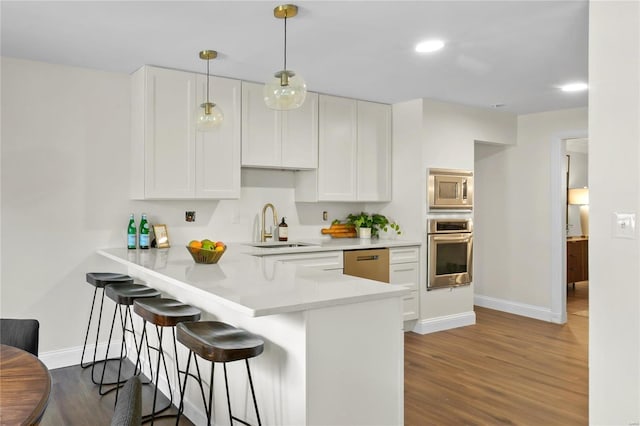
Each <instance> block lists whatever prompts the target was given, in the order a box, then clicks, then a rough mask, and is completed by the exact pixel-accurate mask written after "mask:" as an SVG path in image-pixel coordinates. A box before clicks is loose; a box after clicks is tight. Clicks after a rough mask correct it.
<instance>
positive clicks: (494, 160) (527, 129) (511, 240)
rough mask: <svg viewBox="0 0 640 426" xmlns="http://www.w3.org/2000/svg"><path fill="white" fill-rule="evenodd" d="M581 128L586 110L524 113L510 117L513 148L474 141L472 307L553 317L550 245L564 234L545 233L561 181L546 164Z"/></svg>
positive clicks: (579, 134) (551, 164) (551, 165)
mask: <svg viewBox="0 0 640 426" xmlns="http://www.w3.org/2000/svg"><path fill="white" fill-rule="evenodd" d="M586 129H587V110H586V108H578V109H569V110H561V111H551V112H543V113H537V114H527V115H521V116H519V117H518V138H517V144H516V146H508V147H503V146H495V145H488V144H482V143H478V144H476V151H475V170H476V181H475V187H476V194H477V200H478V201H477V208H476V210H475V224H476V233H475V247H476V258H475V259H476V262H477V263H476V265H477V267H476V274H475V277H474V281H475V285H476V296H475V303H476V304H477V305H479V306H486V307H489V308H493V309H499V310H502V311H506V312H512V313H516V314H519V315H524V316H529V317H533V318H538V319H542V320H546V321H552V320H554V319H555V320H557V318H555V317H554V313H553V312H552V311H553V309H552V292H553V290H554V289H553V287H552V286H553V284H552V283H553V274H554V271H553V270H552V266H551V265H552V263H553V262H552V257H553V256H554V253H555V252H554V250H553V248H552V247H553V244H554V243H555V240H554V238H556V237H557V238H564V234H563V235H558V236H555V237H554V235H553V232H552V229H553V228H552V227H553V220H554V214H555V213H554V208H555V207H554V204H553V202H552V198H553V194H554V191H555V192H558V191H560V186H561V185H560V184H558V185H557V186H558V188H555V187H554V185H556V182H554V180H553V178H552V177H553V176H554V173H557V174H558V176H560V173H561V172H560V171H559V170H554V167H558V168H559V167H561V162H560V156H561V146H560V145H561V144H562V140H563V139H565V138H568V137H582V136H584V135H585V132H586ZM555 156H557V157H558V158H554V157H555ZM556 201H557V202H558V203H559V200H556ZM563 211H564V210H563ZM559 256H562V253H561V252H560V253H559Z"/></svg>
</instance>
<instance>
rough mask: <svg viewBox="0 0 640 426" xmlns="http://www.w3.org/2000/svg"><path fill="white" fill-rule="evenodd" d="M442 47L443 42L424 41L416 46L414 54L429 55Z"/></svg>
mask: <svg viewBox="0 0 640 426" xmlns="http://www.w3.org/2000/svg"><path fill="white" fill-rule="evenodd" d="M443 47H444V41H442V40H425V41H421V42H420V43H418V44H416V52H418V53H431V52H435V51H437V50H440V49H442V48H443Z"/></svg>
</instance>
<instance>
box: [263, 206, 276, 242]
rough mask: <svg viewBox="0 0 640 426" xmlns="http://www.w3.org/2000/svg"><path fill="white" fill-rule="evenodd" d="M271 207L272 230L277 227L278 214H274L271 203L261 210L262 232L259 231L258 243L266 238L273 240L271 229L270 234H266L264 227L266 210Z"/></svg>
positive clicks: (274, 209)
mask: <svg viewBox="0 0 640 426" xmlns="http://www.w3.org/2000/svg"><path fill="white" fill-rule="evenodd" d="M268 207H271V211H272V212H273V228H274V229H275V228H276V227H277V226H278V213H277V212H276V208H275V207H274V206H273V204H271V203H267V204H265V205H264V207H263V208H262V230H261V231H260V241H262V242H265V241H267V238H273V229H272V230H271V232H267V228H265V225H264V216H265V214H266V213H267V208H268Z"/></svg>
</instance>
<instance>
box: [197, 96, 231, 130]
mask: <svg viewBox="0 0 640 426" xmlns="http://www.w3.org/2000/svg"><path fill="white" fill-rule="evenodd" d="M223 120H224V113H223V112H222V109H221V108H220V107H219V106H218V105H216V104H214V103H211V102H205V103H203V104H201V105H200V108H198V116H197V117H196V126H197V129H198V131H200V132H209V131H211V130H213V129H215V128H216V127H218V126H220V124H221V123H222V121H223Z"/></svg>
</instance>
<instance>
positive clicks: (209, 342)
mask: <svg viewBox="0 0 640 426" xmlns="http://www.w3.org/2000/svg"><path fill="white" fill-rule="evenodd" d="M176 328H177V330H178V341H179V342H180V343H182V344H183V345H185V346H186V347H187V348H189V350H190V351H189V357H188V358H187V368H186V369H185V371H186V373H187V374H185V375H184V384H183V385H182V390H181V391H180V394H181V397H182V396H184V393H185V391H186V387H187V378H188V376H189V375H190V374H188V373H189V365H190V363H191V356H192V355H194V360H195V361H194V362H195V364H196V370H197V372H198V382H199V384H200V391H201V394H202V400H203V401H202V402H203V404H204V408H205V411H206V413H207V423H208V424H209V425H210V424H211V414H212V411H213V406H212V400H213V370H214V365H215V363H216V362H221V363H222V365H223V368H224V384H225V389H226V393H227V407H228V408H229V421H230V422H231V425H233V421H234V420H236V421H238V422H240V423H242V424H245V425H248V426H250V425H249V423H247V422H246V421H244V420H242V419H239V418H237V417H235V416H234V415H233V414H232V413H231V400H230V399H229V381H228V380H227V363H228V362H232V361H239V360H244V361H245V364H246V366H247V375H248V376H249V386H250V387H251V396H252V397H253V406H254V408H255V410H256V417H257V419H258V425H262V422H261V421H260V413H259V412H258V403H257V401H256V394H255V391H254V389H253V380H252V379H251V369H250V368H249V358H253V357H255V356H258V355H260V354H261V353H262V351H263V350H264V341H263V340H262V339H261V338H260V337H259V336H256V335H255V334H252V333H249V332H248V331H245V330H242V329H239V328H236V327H233V326H231V325H229V324H225V323H223V322H218V321H198V322H183V323H180V324H178V325H177V326H176ZM195 355H199V356H200V357H201V358H204V359H206V360H208V361H211V378H210V382H209V383H210V385H209V403H208V404H207V402H206V401H205V398H204V390H203V389H202V377H201V376H200V368H199V367H198V359H197V357H196V356H195ZM182 409H183V401H182V400H181V401H180V407H179V409H178V418H180V415H181V414H182Z"/></svg>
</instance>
